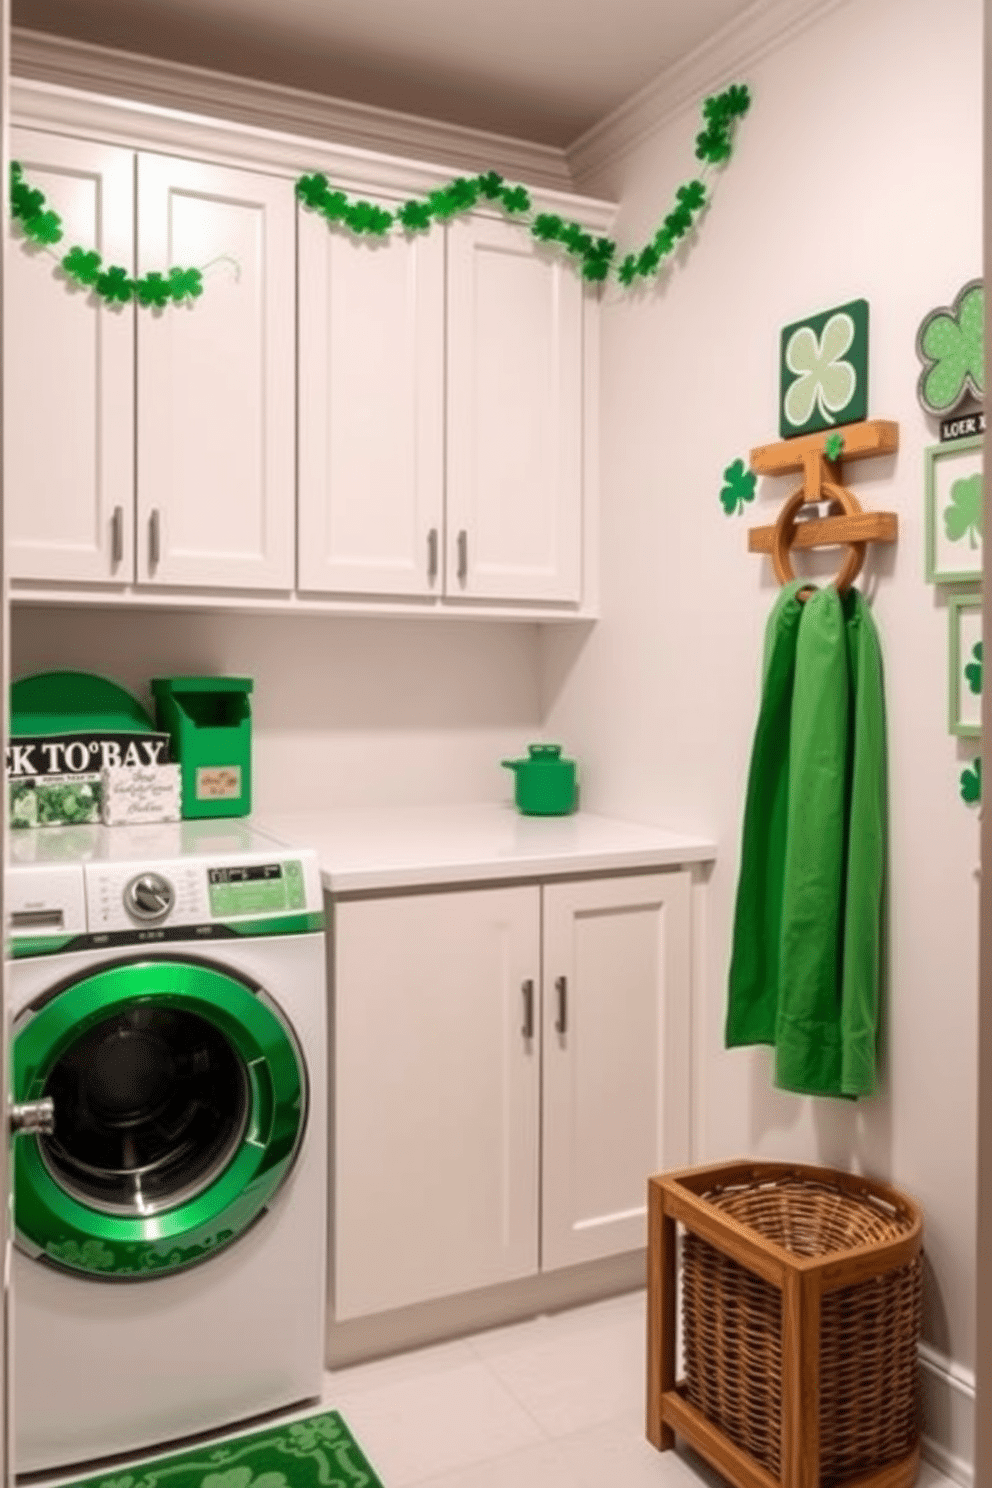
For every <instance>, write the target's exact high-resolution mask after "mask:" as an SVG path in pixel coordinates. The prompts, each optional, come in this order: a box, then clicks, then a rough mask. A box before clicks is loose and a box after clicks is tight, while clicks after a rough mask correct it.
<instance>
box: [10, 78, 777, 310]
mask: <svg viewBox="0 0 992 1488" xmlns="http://www.w3.org/2000/svg"><path fill="white" fill-rule="evenodd" d="M750 106H751V95H750V92H749V91H748V89H747V88H746V87H744V86H743V85H742V84H740V83H735V84H733V85H732V86H731V87H729V88H727V89H726V90H725V92H723V93H719V94H716V95H714V96H713V97H712V98H707V99H705V101H704V103H703V129H702V131H701V133H699V134H698V135H697V136H696V158H697V160H700V161H702V163H703V164H702V169H701V171H700V173H699V175H698V176H697V177H696V178H694V179H693V180H691V181H686V182H685V183H684V184H683V185H682V186H679V187H678V189H677V190H676V192H675V199H674V201H673V203H672V208H671V211H670V212H669V213H668V215H667V216H666V217H665V219H664V221H663V222H662V223H661V225H660V226H659V228H658V230H657V231H656V232H655V234H654V236H653V237H652V238H651V239H650V241H649V242H648V243H646V244H645V245H644V247H643V248H641V249H640V250H639V251H638V252H636V253H628V254H627V256H626V257H625V258H624V259H623V262H622V263H620V264H619V266H615V265H614V260H615V258H616V252H617V245H616V244H615V243H614V242H613V240H612V239H611V238H597V237H593V235H592V234H591V233H590V232H587V231H586V229H585V228H584V227H583V226H582V224H581V223H579V222H570V221H567V220H566V219H565V218H564V217H560V216H559V215H558V214H557V213H555V212H538V213H535V212H534V211H533V203H532V200H531V195H530V192H529V191H528V190H527V188H526V187H525V186H515V185H512V184H510V183H508V182H506V181H504V179H503V177H502V176H501V175H500V174H499V172H498V171H494V170H491V171H486V172H485V173H484V174H482V175H478V176H457V177H456V178H455V179H454V180H452V181H449V182H448V183H447V184H446V185H443V186H438V187H437V188H436V190H434V191H432V192H430V193H429V194H428V195H427V196H426V197H423V198H420V199H416V198H414V199H412V200H410V201H407V202H404V204H403V205H402V206H401V207H400V208H399V210H398V211H396V212H390V211H387V210H386V208H385V207H380V206H377V205H376V204H375V203H374V202H369V201H362V200H358V199H353V198H352V197H349V196H348V195H347V193H346V192H344V191H336V190H333V189H332V187H331V184H330V182H329V181H328V179H327V177H326V176H324V175H322V174H321V173H320V172H315V173H314V174H312V175H305V176H301V177H300V178H299V180H298V181H297V182H296V195H297V197H298V198H299V200H300V201H301V202H302V203H303V205H304V206H305V207H308V208H309V209H310V210H311V211H314V212H320V213H321V214H322V216H324V217H325V218H326V219H327V221H328V223H330V224H338V225H340V226H342V227H346V228H348V229H350V231H351V232H353V233H355V234H357V235H359V236H368V237H373V238H384V237H385V236H386V234H387V233H388V232H389V231H390V229H391V228H392V227H393V226H394V225H396V224H397V223H398V224H399V226H400V227H401V228H402V229H403V231H405V232H407V233H418V232H427V231H428V230H429V229H430V227H431V226H432V225H433V223H435V222H445V221H447V220H448V218H450V217H454V216H455V215H456V214H457V213H459V212H468V211H471V209H472V208H473V207H474V206H476V205H477V204H478V202H480V201H487V202H491V203H493V204H495V205H498V206H500V207H501V208H502V209H503V211H504V212H506V213H507V214H508V216H510V217H511V218H514V219H515V220H518V221H520V222H522V223H524V224H525V225H526V226H528V227H529V229H530V232H531V234H532V235H533V237H535V238H536V239H537V240H538V241H539V242H542V243H558V244H560V245H561V247H562V248H564V249H565V251H566V253H568V254H570V255H571V257H572V258H573V259H574V260H575V262H576V263H577V264H578V265H579V267H580V270H581V273H582V276H583V278H585V279H588V280H593V281H602V280H604V279H607V278H608V277H609V274H610V272H611V269H614V270H615V273H616V277H617V279H618V280H619V281H620V283H621V284H623V285H625V286H626V285H630V284H633V283H635V282H636V281H637V280H638V279H649V278H651V277H652V276H653V275H655V274H656V273H657V272H658V269H659V268H660V267H661V264H662V262H663V260H664V259H666V258H667V257H668V256H669V255H670V254H671V253H672V252H673V251H674V250H675V248H676V246H677V245H678V243H679V242H680V241H681V240H682V239H683V238H684V237H685V236H686V235H687V233H689V232H690V230H691V229H692V228H693V226H694V225H695V224H696V221H697V219H698V217H699V215H700V213H701V212H702V210H703V208H704V207H705V206H706V205H707V203H708V201H709V192H708V190H707V185H706V177H707V175H708V174H709V173H710V172H711V171H712V170H713V169H715V168H716V167H718V166H722V165H724V164H725V163H726V162H727V161H728V160H729V159H730V156H731V152H732V149H733V139H734V131H735V129H736V126H737V123H738V121H739V120H740V119H742V118H743V117H744V115H745V114H746V113H747V111H748V109H749V108H750ZM10 211H11V216H12V217H13V218H14V219H15V220H16V221H17V222H19V223H20V226H21V230H22V232H23V233H24V236H25V237H26V238H27V239H28V240H29V241H30V242H33V243H36V244H37V245H38V247H39V248H42V249H44V250H45V251H46V252H47V253H50V254H51V255H52V257H54V258H56V259H57V261H58V263H59V266H60V268H61V269H62V272H63V273H64V274H65V276H66V278H67V279H69V280H70V281H72V282H73V283H75V284H78V285H80V286H82V287H84V288H86V289H88V290H90V291H91V292H92V293H93V294H95V295H97V296H98V297H99V298H100V299H102V300H103V301H104V302H105V303H106V304H108V305H118V304H119V305H125V304H127V303H128V302H129V301H130V300H132V299H135V300H137V301H138V303H139V304H140V305H146V306H149V307H151V308H154V309H163V308H164V307H165V306H166V305H169V304H176V305H181V304H192V303H193V302H194V301H195V300H196V299H197V298H198V297H199V296H200V295H201V294H202V293H203V273H204V269H206V268H209V267H210V265H209V264H205V265H203V267H202V268H188V269H181V268H171V269H170V270H169V271H168V274H161V273H158V272H157V271H153V272H152V273H149V274H145V275H143V276H142V277H140V278H132V277H131V276H130V275H129V274H128V272H127V270H126V269H124V268H121V267H120V266H117V265H107V264H104V262H103V259H102V258H101V256H100V254H99V253H97V252H96V250H95V249H90V250H87V249H85V248H82V247H79V246H76V247H72V248H70V249H69V250H68V252H66V253H65V254H63V255H61V256H60V255H59V254H57V253H55V252H54V245H55V244H56V243H61V241H62V238H63V236H64V230H63V225H62V219H61V217H60V216H59V214H58V213H57V212H55V211H53V210H52V209H51V208H50V207H49V206H48V204H47V202H46V200H45V195H44V192H42V191H39V190H38V189H37V188H36V187H33V186H30V185H29V184H28V182H27V181H26V180H25V179H24V171H23V168H22V166H21V165H20V164H19V162H18V161H16V160H15V161H12V162H11V167H10ZM222 257H225V258H226V257H227V255H222ZM230 261H231V262H233V260H230ZM212 262H217V260H212Z"/></svg>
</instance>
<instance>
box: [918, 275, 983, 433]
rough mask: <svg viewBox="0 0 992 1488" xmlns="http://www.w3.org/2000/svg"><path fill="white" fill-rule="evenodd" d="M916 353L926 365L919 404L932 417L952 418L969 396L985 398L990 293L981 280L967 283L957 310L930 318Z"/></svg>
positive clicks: (945, 309) (935, 313) (947, 308)
mask: <svg viewBox="0 0 992 1488" xmlns="http://www.w3.org/2000/svg"><path fill="white" fill-rule="evenodd" d="M916 350H917V354H918V356H919V358H920V361H921V362H922V363H923V372H922V373H921V375H920V381H919V387H918V393H919V399H920V402H921V404H922V405H923V407H924V408H925V409H926V411H927V413H932V414H936V415H938V416H939V415H940V414H944V413H948V412H949V411H950V410H951V409H952V408H956V407H957V405H958V404H959V403H960V402H961V400H962V398H963V397H964V396H965V394H966V393H970V394H971V395H972V397H974V398H982V397H984V394H985V291H984V289H983V288H982V281H981V280H980V279H972V280H971V281H970V282H969V283H968V284H966V285H965V286H964V288H963V289H962V290H961V292H960V294H959V295H958V297H957V299H956V300H955V301H954V304H953V305H951V306H942V307H941V308H940V309H939V310H934V311H932V312H931V313H930V314H929V315H928V316H927V318H926V320H924V322H923V324H922V325H921V326H920V330H919V335H918V336H917V338H916Z"/></svg>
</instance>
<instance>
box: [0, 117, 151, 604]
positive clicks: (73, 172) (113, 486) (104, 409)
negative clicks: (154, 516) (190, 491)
mask: <svg viewBox="0 0 992 1488" xmlns="http://www.w3.org/2000/svg"><path fill="white" fill-rule="evenodd" d="M11 154H12V156H13V158H14V159H15V160H18V161H20V163H21V165H22V166H23V168H24V174H25V176H26V177H27V179H28V182H29V184H30V185H31V186H34V187H37V188H38V189H39V190H41V191H43V192H44V194H45V196H46V198H47V201H48V205H49V207H51V208H52V209H53V210H54V211H56V212H57V213H58V214H59V216H60V217H61V218H62V221H63V226H64V236H63V238H62V241H61V242H60V243H58V244H56V245H54V247H53V249H52V250H51V252H50V253H49V252H47V251H46V250H45V249H43V248H38V247H35V246H33V245H31V244H29V243H28V242H27V241H26V240H25V238H24V236H23V234H22V233H21V231H20V228H19V227H18V226H17V225H16V224H15V223H13V222H12V221H11V222H10V224H9V226H8V241H7V256H6V270H5V271H6V275H7V280H6V284H7V290H6V293H5V297H4V328H3V329H4V471H5V495H4V528H5V538H6V547H7V565H8V569H7V571H8V573H9V574H10V576H11V578H15V579H55V580H60V579H61V580H70V581H79V580H81V581H83V582H86V581H94V580H95V581H99V580H104V581H106V580H113V579H117V580H120V581H121V582H127V581H128V580H130V579H132V578H133V577H134V307H133V306H132V305H124V306H119V305H118V306H116V307H114V308H111V307H109V306H108V305H105V304H103V303H102V302H100V301H98V300H96V298H95V297H93V296H91V295H90V294H88V293H87V291H86V290H84V289H81V288H78V287H76V286H75V285H73V284H71V283H70V282H69V281H67V280H66V278H65V277H64V275H62V274H61V273H60V271H59V269H58V267H57V263H58V259H60V258H61V257H62V256H63V255H64V254H65V253H67V252H68V250H69V249H70V248H71V247H75V246H76V245H79V246H80V247H82V248H85V249H87V250H90V249H96V250H97V252H98V253H100V254H101V255H102V258H103V261H104V263H106V264H119V265H121V266H122V267H123V268H125V269H127V271H128V273H129V274H130V273H131V271H132V262H133V252H134V248H133V244H134V155H133V154H132V152H131V151H130V150H121V149H116V148H114V147H112V146H109V145H98V144H93V143H91V142H89V141H86V140H73V139H66V138H63V137H62V136H61V135H56V134H44V133H40V132H37V131H35V130H28V129H13V130H11Z"/></svg>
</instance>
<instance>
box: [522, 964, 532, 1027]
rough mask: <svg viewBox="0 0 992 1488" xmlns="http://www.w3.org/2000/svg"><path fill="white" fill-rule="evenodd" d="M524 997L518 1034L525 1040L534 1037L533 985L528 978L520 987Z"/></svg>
mask: <svg viewBox="0 0 992 1488" xmlns="http://www.w3.org/2000/svg"><path fill="white" fill-rule="evenodd" d="M520 990H521V992H522V993H523V996H524V1023H523V1027H522V1028H521V1030H520V1032H521V1033H522V1034H523V1036H524V1038H525V1039H532V1038H533V1037H534V983H533V981H532V979H531V978H530V977H528V978H527V980H526V981H525V982H523V983H521V987H520Z"/></svg>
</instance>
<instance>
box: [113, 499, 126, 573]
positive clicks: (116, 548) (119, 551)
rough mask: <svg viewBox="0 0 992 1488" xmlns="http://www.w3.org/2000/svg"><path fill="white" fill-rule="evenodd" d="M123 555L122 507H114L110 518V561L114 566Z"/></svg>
mask: <svg viewBox="0 0 992 1488" xmlns="http://www.w3.org/2000/svg"><path fill="white" fill-rule="evenodd" d="M123 557H124V508H123V507H122V506H115V507H114V515H113V516H112V517H111V519H110V561H111V563H113V565H114V566H115V567H116V566H117V564H118V563H120V562H121V560H122V559H123Z"/></svg>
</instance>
